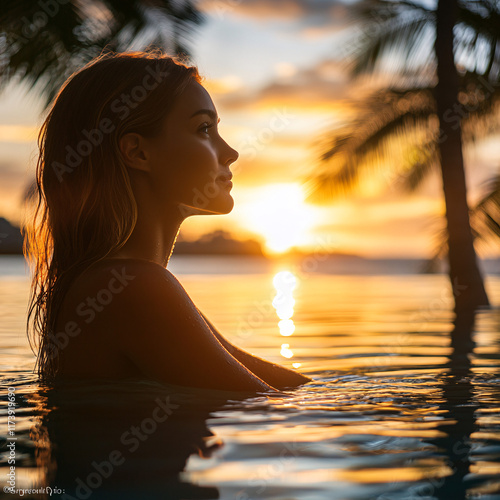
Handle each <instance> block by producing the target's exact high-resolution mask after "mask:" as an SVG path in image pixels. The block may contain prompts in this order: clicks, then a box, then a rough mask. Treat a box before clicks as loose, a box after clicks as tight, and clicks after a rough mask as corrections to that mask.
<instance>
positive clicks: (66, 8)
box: [0, 0, 201, 105]
mask: <svg viewBox="0 0 500 500" xmlns="http://www.w3.org/2000/svg"><path fill="white" fill-rule="evenodd" d="M41 5H42V3H41V2H35V1H33V0H4V1H3V3H2V16H1V18H0V90H2V89H3V88H5V86H6V85H7V84H8V82H9V81H11V80H12V79H14V78H18V79H20V80H22V81H24V82H25V83H26V85H27V88H28V89H29V90H32V89H33V88H34V87H37V88H38V90H39V92H40V93H41V94H42V95H43V98H44V101H45V104H46V105H48V103H50V101H51V100H52V98H53V97H54V95H55V94H56V92H57V90H58V89H59V88H60V86H61V85H62V83H63V82H64V81H65V80H66V78H67V77H68V76H69V75H70V74H71V73H73V72H74V71H75V70H76V69H78V68H80V67H81V66H82V65H84V64H86V63H87V62H88V61H90V60H91V59H92V58H94V57H96V56H98V55H99V54H100V53H102V52H103V51H106V50H113V51H124V50H141V49H144V48H146V47H147V46H149V45H151V44H152V43H155V44H157V45H159V46H160V47H162V48H164V49H165V50H167V51H169V52H172V53H173V52H174V51H177V52H180V51H182V52H184V53H187V51H186V48H187V45H188V42H189V34H190V33H192V31H193V29H194V27H195V26H196V25H197V24H199V23H200V22H201V16H200V14H199V12H198V11H197V10H196V8H195V4H194V2H193V1H192V0H184V1H175V0H90V1H88V2H81V1H78V0H72V1H69V2H64V3H59V2H54V3H52V4H51V5H52V10H47V11H45V10H43V9H42V7H41ZM44 5H45V4H44ZM47 5H48V3H47ZM54 6H55V7H54Z"/></svg>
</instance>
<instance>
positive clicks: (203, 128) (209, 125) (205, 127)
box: [199, 122, 214, 134]
mask: <svg viewBox="0 0 500 500" xmlns="http://www.w3.org/2000/svg"><path fill="white" fill-rule="evenodd" d="M213 126H214V124H213V123H208V122H206V123H203V124H202V125H201V127H200V128H199V131H200V132H203V133H204V134H208V132H209V130H210V129H211V128H212V127H213Z"/></svg>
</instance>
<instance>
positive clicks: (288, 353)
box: [281, 344, 293, 358]
mask: <svg viewBox="0 0 500 500" xmlns="http://www.w3.org/2000/svg"><path fill="white" fill-rule="evenodd" d="M281 355H282V356H283V357H284V358H291V357H292V356H293V352H292V350H291V349H290V344H281Z"/></svg>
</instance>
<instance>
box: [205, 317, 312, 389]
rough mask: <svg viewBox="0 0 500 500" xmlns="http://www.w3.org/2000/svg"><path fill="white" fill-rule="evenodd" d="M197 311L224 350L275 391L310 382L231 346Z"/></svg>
mask: <svg viewBox="0 0 500 500" xmlns="http://www.w3.org/2000/svg"><path fill="white" fill-rule="evenodd" d="M198 311H199V313H200V315H201V316H202V317H203V319H204V320H205V322H206V323H207V325H208V326H209V327H210V330H212V333H213V334H214V335H215V337H216V338H217V339H218V340H219V342H220V343H221V344H222V345H223V346H224V348H225V349H226V350H227V351H228V352H229V353H230V354H231V355H232V356H234V357H235V358H236V359H237V360H238V361H239V362H240V363H242V364H243V365H245V366H246V367H247V368H248V369H249V370H250V371H251V372H252V373H255V375H257V376H258V377H259V378H261V379H262V380H264V381H266V382H267V383H268V384H269V385H272V386H273V387H276V388H277V389H285V388H286V387H297V386H299V385H302V384H305V383H307V382H310V381H311V380H312V379H311V378H309V377H306V376H305V375H302V374H301V373H297V372H296V371H293V370H290V369H289V368H285V367H284V366H281V365H278V364H275V363H271V362H270V361H266V360H265V359H262V358H259V357H257V356H254V355H253V354H250V353H248V352H246V351H244V350H243V349H240V348H239V347H237V346H235V345H234V344H231V342H229V341H228V340H226V339H225V338H224V337H223V336H222V335H221V334H220V332H219V331H218V330H217V328H215V326H214V325H213V324H212V323H211V322H210V321H209V320H208V319H207V317H206V316H205V315H204V314H203V313H202V312H201V311H200V310H199V309H198Z"/></svg>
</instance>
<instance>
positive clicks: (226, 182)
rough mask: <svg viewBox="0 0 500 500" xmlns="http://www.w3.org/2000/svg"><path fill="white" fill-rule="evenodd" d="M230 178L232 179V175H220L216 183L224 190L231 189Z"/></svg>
mask: <svg viewBox="0 0 500 500" xmlns="http://www.w3.org/2000/svg"><path fill="white" fill-rule="evenodd" d="M232 178H233V176H232V174H231V175H220V176H219V177H217V179H216V181H217V182H218V183H219V184H222V185H223V186H224V187H225V188H226V189H231V188H232V187H233V183H232V182H231V179H232Z"/></svg>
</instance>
